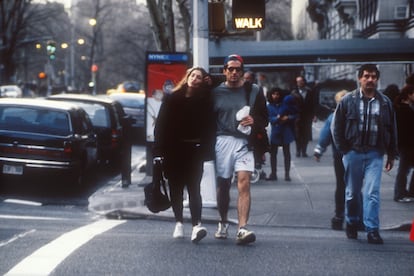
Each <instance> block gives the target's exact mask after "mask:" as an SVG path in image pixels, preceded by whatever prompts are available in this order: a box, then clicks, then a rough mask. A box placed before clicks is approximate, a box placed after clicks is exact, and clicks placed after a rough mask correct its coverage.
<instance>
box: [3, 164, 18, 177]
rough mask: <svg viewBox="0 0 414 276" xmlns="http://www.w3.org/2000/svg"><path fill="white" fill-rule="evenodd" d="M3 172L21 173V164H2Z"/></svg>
mask: <svg viewBox="0 0 414 276" xmlns="http://www.w3.org/2000/svg"><path fill="white" fill-rule="evenodd" d="M3 173H4V174H14V175H22V174H23V166H12V165H7V164H4V165H3Z"/></svg>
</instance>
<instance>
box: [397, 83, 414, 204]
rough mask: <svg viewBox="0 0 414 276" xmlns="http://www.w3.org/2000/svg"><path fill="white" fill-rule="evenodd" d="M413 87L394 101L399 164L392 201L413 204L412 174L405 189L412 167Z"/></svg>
mask: <svg viewBox="0 0 414 276" xmlns="http://www.w3.org/2000/svg"><path fill="white" fill-rule="evenodd" d="M413 105H414V85H405V86H404V87H403V88H402V89H401V93H400V94H399V95H398V96H397V98H396V99H395V104H394V106H395V112H396V121H397V131H398V151H399V157H400V162H399V166H398V172H397V177H396V179H395V185H394V201H396V202H414V174H412V175H411V180H410V183H409V187H408V189H407V176H408V174H409V172H410V170H411V169H412V168H413V166H414V132H413V131H412V129H411V128H412V127H413V122H414V109H413Z"/></svg>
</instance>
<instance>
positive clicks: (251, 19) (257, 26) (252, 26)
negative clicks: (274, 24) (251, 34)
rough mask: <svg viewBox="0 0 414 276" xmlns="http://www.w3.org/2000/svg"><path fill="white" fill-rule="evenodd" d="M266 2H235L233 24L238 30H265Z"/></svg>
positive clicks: (244, 0)
mask: <svg viewBox="0 0 414 276" xmlns="http://www.w3.org/2000/svg"><path fill="white" fill-rule="evenodd" d="M265 14H266V8H265V0H255V1H252V0H233V5H232V22H233V26H234V28H235V29H236V30H246V29H248V30H262V29H264V28H265Z"/></svg>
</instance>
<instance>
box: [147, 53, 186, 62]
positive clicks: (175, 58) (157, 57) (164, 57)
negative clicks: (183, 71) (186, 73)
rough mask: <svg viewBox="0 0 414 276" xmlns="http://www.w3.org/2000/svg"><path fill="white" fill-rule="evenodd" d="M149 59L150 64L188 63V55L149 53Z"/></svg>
mask: <svg viewBox="0 0 414 276" xmlns="http://www.w3.org/2000/svg"><path fill="white" fill-rule="evenodd" d="M147 59H148V61H150V62H185V63H187V62H188V54H186V53H162V52H160V53H156V52H154V53H148V54H147Z"/></svg>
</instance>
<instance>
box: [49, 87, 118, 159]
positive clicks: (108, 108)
mask: <svg viewBox="0 0 414 276" xmlns="http://www.w3.org/2000/svg"><path fill="white" fill-rule="evenodd" d="M46 99H49V100H54V101H65V102H72V103H76V104H77V105H78V106H80V107H82V108H83V109H84V110H85V111H86V113H88V115H89V117H90V119H91V121H92V125H93V127H94V129H95V132H96V134H97V136H98V137H97V138H98V160H99V162H100V163H103V164H110V163H113V164H119V160H120V158H121V156H122V151H121V149H122V143H123V142H124V139H123V128H122V123H123V121H122V120H123V119H124V117H125V113H124V111H123V109H122V106H121V105H120V104H119V103H118V102H117V101H115V100H113V99H110V98H108V97H99V96H92V95H90V94H56V95H52V96H49V97H47V98H46Z"/></svg>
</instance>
